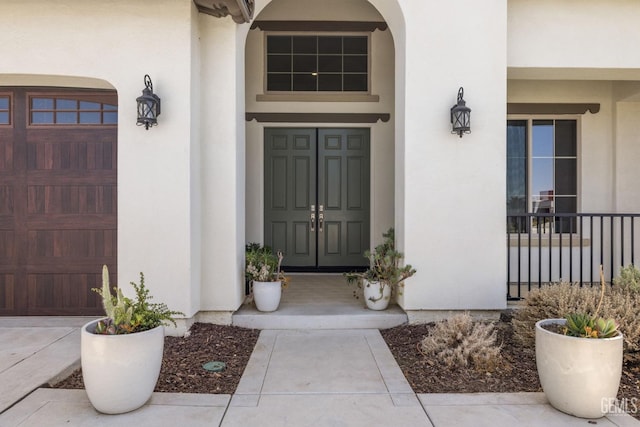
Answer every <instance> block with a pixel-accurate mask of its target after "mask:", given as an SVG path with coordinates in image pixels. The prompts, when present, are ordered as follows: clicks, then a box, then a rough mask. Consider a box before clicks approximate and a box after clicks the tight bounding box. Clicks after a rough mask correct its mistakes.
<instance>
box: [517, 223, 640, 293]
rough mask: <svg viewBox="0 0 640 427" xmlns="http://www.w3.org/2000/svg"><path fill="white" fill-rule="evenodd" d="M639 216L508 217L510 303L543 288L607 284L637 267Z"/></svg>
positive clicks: (639, 245)
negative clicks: (601, 278)
mask: <svg viewBox="0 0 640 427" xmlns="http://www.w3.org/2000/svg"><path fill="white" fill-rule="evenodd" d="M639 217H640V214H630V213H623V214H612V213H578V214H575V213H574V214H567V213H527V214H517V215H507V300H519V299H521V298H523V297H525V296H526V294H527V292H528V291H530V290H531V289H533V288H535V287H540V286H542V285H543V284H545V283H552V282H559V281H568V282H571V283H574V282H575V283H579V284H580V286H583V285H592V284H594V283H599V269H600V265H602V266H603V269H604V272H605V278H606V280H607V281H608V282H609V283H611V280H612V279H613V278H614V277H615V276H616V274H618V272H619V268H620V267H621V266H625V265H628V264H635V261H636V254H638V253H640V241H639V240H638V239H636V238H635V233H636V227H635V222H636V219H637V218H639Z"/></svg>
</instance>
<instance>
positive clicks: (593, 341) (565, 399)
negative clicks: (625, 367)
mask: <svg viewBox="0 0 640 427" xmlns="http://www.w3.org/2000/svg"><path fill="white" fill-rule="evenodd" d="M564 323H565V320H564V319H545V320H541V321H539V322H537V323H536V365H537V367H538V376H539V378H540V384H542V389H543V390H544V393H545V395H546V396H547V399H548V400H549V403H550V404H551V405H552V406H553V407H555V408H556V409H559V410H560V411H562V412H565V413H567V414H570V415H575V416H577V417H581V418H600V417H602V416H603V415H605V414H606V412H607V410H608V408H609V403H610V402H611V401H612V400H613V399H614V398H615V397H616V395H617V394H618V387H619V386H620V377H621V375H622V343H623V338H622V334H619V335H618V336H616V337H613V338H577V337H570V336H566V335H562V334H558V333H555V332H552V331H548V330H546V329H544V328H543V327H542V325H553V324H556V325H558V324H559V325H564Z"/></svg>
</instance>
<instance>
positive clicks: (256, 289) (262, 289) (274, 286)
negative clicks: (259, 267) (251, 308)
mask: <svg viewBox="0 0 640 427" xmlns="http://www.w3.org/2000/svg"><path fill="white" fill-rule="evenodd" d="M281 296H282V282H280V281H277V282H256V281H255V280H254V282H253V300H254V301H255V302H256V308H257V309H258V310H259V311H276V310H277V309H278V306H279V305H280V297H281Z"/></svg>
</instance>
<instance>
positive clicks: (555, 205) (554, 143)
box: [506, 117, 578, 233]
mask: <svg viewBox="0 0 640 427" xmlns="http://www.w3.org/2000/svg"><path fill="white" fill-rule="evenodd" d="M506 202H507V215H517V214H519V213H576V212H577V207H578V120H577V119H575V118H570V119H568V118H536V117H530V118H508V119H507V201H506ZM542 221H543V222H544V223H543V224H540V223H539V222H538V221H535V220H534V223H532V224H525V223H524V222H522V221H513V223H510V224H508V225H509V229H510V230H511V231H516V232H518V231H519V232H527V231H528V227H529V226H531V227H532V230H531V231H532V232H536V231H538V230H539V231H541V232H556V233H559V232H562V233H568V232H575V231H576V230H575V228H576V225H575V223H570V222H569V221H557V220H556V221H554V218H551V217H550V218H546V219H543V220H542ZM516 222H517V224H516ZM552 223H553V224H552Z"/></svg>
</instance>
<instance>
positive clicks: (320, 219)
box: [318, 205, 324, 233]
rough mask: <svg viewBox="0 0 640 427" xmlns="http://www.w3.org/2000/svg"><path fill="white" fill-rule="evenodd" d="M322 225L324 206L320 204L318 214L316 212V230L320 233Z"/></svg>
mask: <svg viewBox="0 0 640 427" xmlns="http://www.w3.org/2000/svg"><path fill="white" fill-rule="evenodd" d="M323 226H324V206H322V205H320V209H319V214H318V231H320V233H322V229H323Z"/></svg>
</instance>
